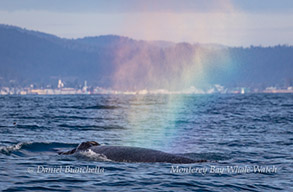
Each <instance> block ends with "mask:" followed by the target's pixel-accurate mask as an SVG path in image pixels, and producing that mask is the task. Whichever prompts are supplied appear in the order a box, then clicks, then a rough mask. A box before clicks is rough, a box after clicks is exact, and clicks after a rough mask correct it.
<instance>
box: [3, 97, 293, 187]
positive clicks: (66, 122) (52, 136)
mask: <svg viewBox="0 0 293 192" xmlns="http://www.w3.org/2000/svg"><path fill="white" fill-rule="evenodd" d="M0 118H1V119H0V142H1V143H0V146H1V147H0V162H1V163H0V190H3V191H47V190H48V191H279V190H280V191H292V190H293V186H292V183H293V145H292V144H293V95H292V94H251V95H176V96H171V95H169V96H168V95H157V96H155V95H148V96H142V95H140V96H139V95H132V96H121V95H120V96H119V95H95V96H1V97H0ZM89 140H93V141H97V142H99V143H101V144H103V145H122V146H137V147H146V148H151V149H157V150H162V151H165V152H170V153H180V154H182V155H185V156H188V157H190V158H194V159H205V160H207V161H208V162H207V163H199V164H191V165H176V164H174V165H173V164H169V163H121V162H120V163H118V162H111V161H101V160H98V159H96V158H95V155H96V154H92V153H88V154H84V156H81V155H80V156H77V155H69V156H65V155H58V153H57V152H58V151H66V150H70V149H72V148H74V147H76V146H77V145H78V144H79V143H81V142H82V141H89ZM177 166H178V167H177ZM237 166H238V167H237ZM66 167H67V171H66ZM231 167H232V168H233V170H234V171H232V169H231ZM44 168H47V169H46V170H50V169H51V170H54V168H55V171H47V172H46V171H44V170H45V169H44ZM58 168H59V169H58ZM69 168H71V171H69V170H70V169H69ZM177 168H178V169H177ZM229 168H230V169H229ZM236 168H238V169H237V170H238V171H237V170H236ZM89 169H91V170H92V172H90V171H89ZM56 170H57V171H56ZM72 170H77V171H75V172H74V171H72ZM80 170H83V172H82V171H80ZM176 170H177V171H176ZM188 170H189V171H188ZM190 170H193V171H190ZM204 170H205V171H204Z"/></svg>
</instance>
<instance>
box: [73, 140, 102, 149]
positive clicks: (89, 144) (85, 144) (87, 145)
mask: <svg viewBox="0 0 293 192" xmlns="http://www.w3.org/2000/svg"><path fill="white" fill-rule="evenodd" d="M98 145H100V144H99V143H97V142H95V141H86V142H82V143H81V144H79V145H78V146H77V148H76V151H84V150H87V149H88V148H90V147H92V146H98Z"/></svg>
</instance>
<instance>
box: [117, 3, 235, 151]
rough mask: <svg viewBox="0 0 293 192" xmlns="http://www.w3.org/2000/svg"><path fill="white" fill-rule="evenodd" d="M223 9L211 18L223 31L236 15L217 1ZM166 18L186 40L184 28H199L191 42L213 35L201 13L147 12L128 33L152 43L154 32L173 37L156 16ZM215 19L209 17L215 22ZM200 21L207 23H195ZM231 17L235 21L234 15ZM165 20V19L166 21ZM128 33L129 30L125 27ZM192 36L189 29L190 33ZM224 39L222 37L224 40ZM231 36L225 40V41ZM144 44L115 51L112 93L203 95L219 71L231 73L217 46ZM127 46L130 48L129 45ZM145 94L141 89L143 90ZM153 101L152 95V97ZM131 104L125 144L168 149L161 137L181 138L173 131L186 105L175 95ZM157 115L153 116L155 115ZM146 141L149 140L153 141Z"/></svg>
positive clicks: (226, 52)
mask: <svg viewBox="0 0 293 192" xmlns="http://www.w3.org/2000/svg"><path fill="white" fill-rule="evenodd" d="M217 3H218V4H220V6H219V5H217V7H220V9H221V10H219V12H218V13H216V15H215V16H214V17H217V20H218V21H219V22H218V24H217V25H218V26H217V27H220V28H222V30H225V26H226V25H229V24H230V21H231V18H234V16H235V14H234V13H235V8H234V6H233V4H232V3H231V2H230V1H228V0H223V1H217ZM162 17H168V18H169V19H168V22H171V23H172V24H173V25H174V26H178V27H179V28H180V30H179V31H180V33H178V30H176V31H177V33H176V34H175V35H177V36H182V39H186V38H190V37H185V35H187V33H186V31H185V29H186V25H199V26H197V27H196V28H195V31H193V32H192V34H193V35H194V38H192V39H197V40H198V39H199V38H203V39H208V38H209V36H211V39H212V35H215V34H213V33H212V31H208V30H207V28H208V29H210V27H207V26H208V25H209V21H210V20H211V19H212V18H204V16H203V15H202V14H197V13H194V14H187V15H185V16H182V15H180V14H179V13H157V12H156V13H148V14H147V15H146V14H142V16H141V17H140V18H138V23H140V25H138V28H137V29H130V30H132V33H133V32H135V31H136V30H137V31H143V32H144V34H145V35H146V36H147V37H148V38H147V39H152V36H153V37H155V36H156V35H157V33H162V31H163V32H165V33H169V32H170V33H172V31H164V30H161V29H164V23H162V21H160V18H162ZM214 17H213V18H214ZM199 19H202V20H206V22H203V21H201V22H197V21H198V20H199ZM235 19H237V17H236V16H235ZM164 21H166V20H164ZM213 23H214V22H213ZM127 30H129V29H127ZM189 34H191V33H190V31H189V32H188V35H189ZM224 38H225V37H224ZM226 38H229V37H226ZM152 43H153V44H154V45H153V46H149V44H147V43H146V45H145V46H142V47H138V46H136V44H135V42H133V44H131V46H123V43H122V44H121V46H119V47H118V49H117V52H116V63H117V64H116V69H115V72H114V75H113V77H112V80H113V83H114V88H115V89H116V90H121V91H127V92H131V91H132V92H133V93H191V94H192V93H193V94H200V93H204V91H203V89H204V88H206V87H208V86H209V85H210V84H211V82H213V81H214V80H215V79H217V78H216V77H217V74H215V73H216V72H217V71H222V72H224V73H225V72H227V73H229V72H230V71H231V70H235V66H236V65H235V64H233V63H232V62H231V59H230V56H229V48H225V47H223V46H217V45H200V44H189V43H170V44H169V45H168V46H164V47H162V46H157V45H156V43H155V42H150V44H152ZM128 45H129V44H128ZM141 90H144V91H141ZM151 97H154V98H153V99H152V98H151ZM132 99H133V100H132V102H131V103H130V109H129V111H128V114H127V120H128V123H129V126H130V127H131V129H130V131H129V134H127V135H126V138H125V141H126V143H127V144H131V145H132V144H133V145H142V146H154V145H166V149H167V150H168V146H169V147H170V146H172V143H175V142H174V141H172V140H170V139H168V141H165V140H164V138H165V137H166V136H168V138H175V137H173V136H175V135H176V137H177V136H178V135H180V133H178V132H177V129H176V126H177V125H178V123H176V122H178V121H180V119H179V118H178V117H179V116H178V114H179V113H182V112H184V109H185V108H186V107H185V106H186V105H188V102H187V101H186V99H184V98H180V96H178V95H172V94H171V95H168V96H166V95H156V96H151V95H148V94H146V95H143V94H142V95H135V96H133V98H132ZM158 113H159V114H161V116H159V117H158V116H155V114H158ZM149 141H152V142H151V143H150V142H149Z"/></svg>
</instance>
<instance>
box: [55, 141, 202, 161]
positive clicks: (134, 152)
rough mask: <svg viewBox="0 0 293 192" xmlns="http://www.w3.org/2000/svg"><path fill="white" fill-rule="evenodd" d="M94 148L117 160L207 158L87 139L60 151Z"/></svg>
mask: <svg viewBox="0 0 293 192" xmlns="http://www.w3.org/2000/svg"><path fill="white" fill-rule="evenodd" d="M88 150H92V151H93V152H95V153H97V154H100V155H102V156H105V157H106V158H107V159H109V160H111V161H115V162H130V163H131V162H133V163H135V162H137V163H139V162H141V163H155V162H161V163H174V164H190V163H202V162H206V160H194V159H191V158H188V157H183V156H181V155H176V154H171V153H166V152H162V151H158V150H153V149H147V148H141V147H127V146H104V145H103V146H102V145H100V144H99V143H97V142H95V141H87V142H83V143H81V144H79V145H78V146H77V147H76V148H74V149H72V150H70V151H67V152H59V154H60V155H70V154H74V153H78V152H83V151H88Z"/></svg>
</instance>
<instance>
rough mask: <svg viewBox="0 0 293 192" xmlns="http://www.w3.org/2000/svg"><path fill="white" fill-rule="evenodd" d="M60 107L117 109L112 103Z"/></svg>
mask: <svg viewBox="0 0 293 192" xmlns="http://www.w3.org/2000/svg"><path fill="white" fill-rule="evenodd" d="M61 108H72V109H117V108H120V107H118V106H113V105H93V106H63V107H61Z"/></svg>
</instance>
